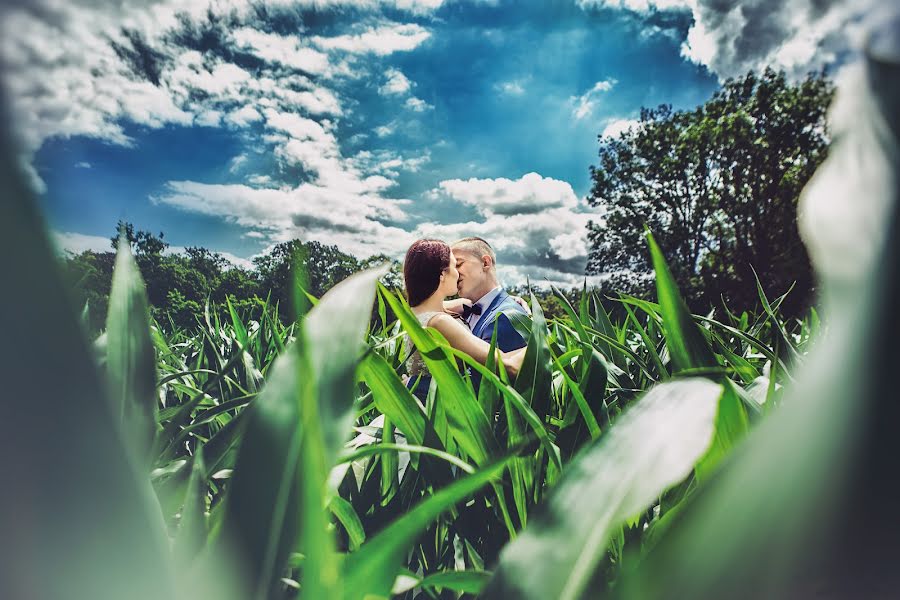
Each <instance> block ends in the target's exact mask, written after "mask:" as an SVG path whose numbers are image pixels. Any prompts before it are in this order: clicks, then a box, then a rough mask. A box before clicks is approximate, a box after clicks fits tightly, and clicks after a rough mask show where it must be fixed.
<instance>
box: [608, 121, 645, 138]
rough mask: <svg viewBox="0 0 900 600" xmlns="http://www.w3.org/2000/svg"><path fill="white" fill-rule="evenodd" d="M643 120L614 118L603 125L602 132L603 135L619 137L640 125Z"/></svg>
mask: <svg viewBox="0 0 900 600" xmlns="http://www.w3.org/2000/svg"><path fill="white" fill-rule="evenodd" d="M640 125H641V122H640V121H638V120H637V119H612V120H610V121H608V122H607V123H606V125H605V126H604V127H603V131H602V132H601V133H600V136H601V137H611V138H615V137H619V136H620V135H622V134H623V133H625V132H626V131H628V130H629V129H633V128H635V127H640Z"/></svg>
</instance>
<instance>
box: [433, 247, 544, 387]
mask: <svg viewBox="0 0 900 600" xmlns="http://www.w3.org/2000/svg"><path fill="white" fill-rule="evenodd" d="M451 248H452V249H453V254H454V255H455V256H456V269H457V271H459V283H458V284H457V285H458V289H459V296H460V297H461V298H466V299H468V300H471V302H472V307H471V309H470V308H469V307H465V310H464V312H463V318H464V319H465V320H466V322H467V323H468V325H469V329H471V330H472V333H473V334H475V335H476V336H478V337H480V338H481V339H483V340H484V341H486V342H487V343H491V335H493V333H494V323H496V324H497V347H498V348H500V350H502V351H503V352H509V351H510V350H516V349H517V348H523V347H525V345H526V341H525V338H523V337H522V335H521V334H520V333H519V332H518V331H516V328H515V327H513V325H512V322H510V320H509V317H507V316H506V315H505V314H504V313H506V312H520V313H522V314H526V315H527V314H528V313H527V311H526V310H525V309H524V308H522V307H521V306H519V304H518V303H516V302H515V301H514V300H513V299H512V298H510V296H509V294H507V293H506V292H505V291H504V290H503V288H502V287H501V286H500V283H499V281H497V255H496V254H495V253H494V249H493V248H491V246H490V244H488V243H487V242H486V241H484V240H483V239H481V238H479V237H467V238H463V239H461V240H458V241H456V242H453V244H452V246H451ZM476 375H477V374H476ZM478 379H480V377H479V378H478ZM473 383H475V382H474V381H473ZM476 389H477V384H476Z"/></svg>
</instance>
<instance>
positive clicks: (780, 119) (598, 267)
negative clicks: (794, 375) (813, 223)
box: [588, 69, 834, 315]
mask: <svg viewBox="0 0 900 600" xmlns="http://www.w3.org/2000/svg"><path fill="white" fill-rule="evenodd" d="M833 96H834V84H833V83H832V82H831V81H830V80H829V79H828V78H827V77H826V76H825V74H824V73H814V74H811V75H809V76H808V77H807V78H806V79H805V80H803V81H800V82H797V83H791V82H789V81H788V80H787V78H786V77H785V74H784V73H778V72H775V71H772V70H768V69H767V70H766V71H765V72H764V73H762V74H756V73H752V72H751V73H748V74H747V75H746V76H744V77H742V78H739V79H734V80H728V81H726V82H725V83H724V84H723V85H722V87H721V89H719V90H718V91H717V92H716V93H715V94H714V95H713V97H712V98H711V99H710V100H708V101H707V102H706V103H705V104H703V105H702V106H698V107H697V108H695V109H692V110H682V111H673V110H672V107H671V106H666V105H664V106H660V107H659V108H656V109H643V110H642V111H641V118H640V124H639V125H638V126H636V127H632V128H631V129H629V130H626V131H625V132H623V133H622V134H620V135H619V136H618V137H612V138H609V137H607V138H601V139H600V153H599V163H598V165H597V166H595V167H592V168H591V176H592V179H593V189H592V190H591V193H590V196H589V198H588V200H589V201H590V202H591V204H593V205H594V206H598V207H601V208H603V209H604V212H603V220H602V221H600V222H595V223H592V224H591V225H590V230H591V232H590V241H591V247H592V249H591V254H590V257H589V261H588V272H590V273H608V272H613V273H618V274H619V276H618V277H617V278H616V279H615V282H614V285H615V287H614V288H613V290H615V291H631V293H636V294H638V295H639V291H638V290H641V289H642V288H643V286H642V282H643V281H646V280H648V277H647V276H649V275H650V272H651V270H652V269H651V261H650V255H649V254H648V253H647V252H646V249H645V247H644V243H643V234H644V228H645V227H647V226H649V227H650V229H651V230H653V231H654V232H657V233H658V234H659V244H660V246H661V247H662V249H663V251H664V252H665V254H666V256H667V257H668V258H669V260H670V261H671V262H672V268H673V272H674V275H675V279H676V281H677V282H678V284H679V286H681V288H682V290H683V291H684V293H685V295H686V296H687V297H688V298H689V299H690V305H691V307H692V308H694V310H697V311H698V312H705V311H707V310H709V307H711V306H716V307H718V308H719V309H721V308H722V301H723V299H724V301H725V303H727V305H728V306H729V307H731V308H735V307H736V308H739V309H741V310H744V309H753V307H754V305H755V306H756V307H757V308H758V309H761V307H760V306H759V305H758V304H757V295H756V291H755V290H756V285H755V282H754V277H755V274H754V272H753V269H756V273H759V274H760V277H761V279H762V282H763V284H764V285H765V286H766V288H767V289H770V290H772V291H773V292H775V293H778V294H782V293H784V292H785V291H787V290H788V289H789V288H790V287H791V286H792V285H796V287H795V289H794V291H793V293H792V294H791V295H790V297H789V298H788V300H787V301H786V304H785V307H784V308H785V310H786V311H787V314H789V315H799V314H802V313H803V311H805V310H806V309H807V308H808V307H809V306H810V304H811V302H812V300H813V290H814V281H813V275H812V268H811V267H810V264H809V257H808V255H807V253H806V249H805V248H804V246H803V243H802V242H801V240H800V235H799V232H798V230H797V200H798V198H799V197H800V190H802V189H803V186H805V185H806V182H807V181H809V178H810V177H811V176H812V174H813V172H815V170H816V168H817V167H818V166H819V164H821V162H822V160H823V159H824V158H825V155H826V150H827V147H828V141H829V136H828V131H827V127H826V122H825V112H826V110H827V108H828V105H829V104H830V103H831V99H832V97H833ZM641 275H644V277H642V276H641Z"/></svg>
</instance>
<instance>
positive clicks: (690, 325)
mask: <svg viewBox="0 0 900 600" xmlns="http://www.w3.org/2000/svg"><path fill="white" fill-rule="evenodd" d="M647 244H648V246H649V247H650V255H651V257H652V259H653V268H654V270H655V271H656V293H657V295H658V296H659V306H660V311H661V313H662V317H663V329H664V330H665V332H666V345H667V347H668V348H669V354H670V355H671V356H672V362H673V363H674V365H675V370H676V371H679V370H681V369H691V368H700V367H715V366H718V363H717V362H716V357H715V356H714V355H713V353H712V350H711V349H710V347H709V344H708V343H707V341H706V338H704V337H703V334H702V333H701V332H700V330H699V329H698V327H697V324H696V323H695V322H694V319H693V317H692V316H691V313H690V311H689V310H688V308H687V305H686V304H685V303H684V299H682V297H681V294H680V293H679V291H678V286H677V284H676V283H675V279H674V278H673V277H672V272H671V271H670V270H669V266H668V265H667V264H666V259H665V258H664V257H663V254H662V251H661V250H660V248H659V246H658V245H657V244H656V240H654V239H653V235H652V234H651V233H650V232H647Z"/></svg>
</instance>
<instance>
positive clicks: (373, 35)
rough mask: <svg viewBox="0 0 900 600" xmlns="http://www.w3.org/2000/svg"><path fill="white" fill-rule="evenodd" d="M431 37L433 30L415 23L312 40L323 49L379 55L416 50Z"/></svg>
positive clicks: (319, 37)
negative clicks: (430, 30)
mask: <svg viewBox="0 0 900 600" xmlns="http://www.w3.org/2000/svg"><path fill="white" fill-rule="evenodd" d="M429 37H431V32H429V31H428V30H427V29H425V28H424V27H422V26H421V25H416V24H415V23H406V24H397V23H394V24H390V25H382V26H380V27H375V28H371V29H368V30H366V31H364V32H363V33H360V34H356V35H339V36H335V37H321V36H315V37H313V38H311V42H312V43H313V44H314V45H316V46H318V47H319V48H322V49H323V50H341V51H344V52H349V53H352V54H364V53H373V54H376V55H379V56H385V55H388V54H393V53H394V52H408V51H410V50H414V49H416V48H417V47H419V45H421V44H422V43H423V42H425V40H427V39H428V38H429Z"/></svg>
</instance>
